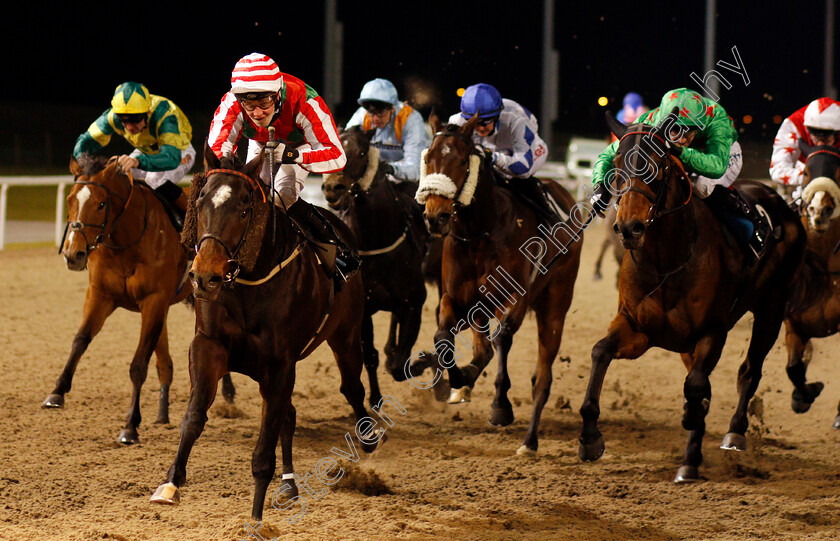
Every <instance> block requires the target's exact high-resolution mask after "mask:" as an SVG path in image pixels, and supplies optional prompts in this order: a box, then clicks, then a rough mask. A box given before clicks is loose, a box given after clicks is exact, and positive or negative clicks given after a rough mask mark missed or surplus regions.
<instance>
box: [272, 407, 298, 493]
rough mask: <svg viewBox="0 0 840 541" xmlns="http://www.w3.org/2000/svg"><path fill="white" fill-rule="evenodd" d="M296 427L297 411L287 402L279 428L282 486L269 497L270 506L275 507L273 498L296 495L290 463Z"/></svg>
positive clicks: (293, 469) (293, 472) (295, 485)
mask: <svg viewBox="0 0 840 541" xmlns="http://www.w3.org/2000/svg"><path fill="white" fill-rule="evenodd" d="M296 425H297V410H296V409H295V406H294V404H292V403H291V401H289V407H288V408H287V409H286V419H285V420H284V421H283V426H282V427H280V448H281V451H282V453H283V477H282V481H283V485H281V486H280V488H278V489H277V490H276V491H274V495H273V496H272V497H271V505H272V506H273V507H277V506H276V505H275V501H274V500H275V497H277V496H279V495H281V494H284V493H287V494H285V496H286V498H294V497H295V496H297V495H298V488H297V484H296V483H295V467H294V464H293V463H292V441H293V440H294V436H295V426H296Z"/></svg>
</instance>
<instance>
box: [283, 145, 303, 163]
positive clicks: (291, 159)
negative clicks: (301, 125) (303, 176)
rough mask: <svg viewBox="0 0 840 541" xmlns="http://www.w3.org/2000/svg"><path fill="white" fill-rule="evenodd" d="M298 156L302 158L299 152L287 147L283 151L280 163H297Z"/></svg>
mask: <svg viewBox="0 0 840 541" xmlns="http://www.w3.org/2000/svg"><path fill="white" fill-rule="evenodd" d="M298 156H300V153H299V152H298V151H297V150H295V149H294V148H291V147H289V146H286V148H284V149H283V155H282V157H281V158H280V163H295V160H297V158H298Z"/></svg>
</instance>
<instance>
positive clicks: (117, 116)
mask: <svg viewBox="0 0 840 541" xmlns="http://www.w3.org/2000/svg"><path fill="white" fill-rule="evenodd" d="M113 135H119V136H122V137H123V138H125V140H126V141H128V143H129V144H131V146H133V147H134V151H133V152H132V153H131V154H130V155H129V156H128V158H130V159H129V160H123V159H122V157H121V162H120V165H124V164H123V161H125V162H126V163H129V164H130V165H129V167H130V168H131V173H132V175H133V176H134V178H136V179H140V180H145V181H146V183H147V184H148V185H149V186H151V187H152V188H154V189H155V190H157V191H158V192H160V193H161V194H163V195H164V197H165V198H166V199H167V200H170V201H172V202H173V203H174V201H176V200H177V199H178V198H179V197H180V195H181V193H182V191H181V188H180V187H178V186H177V183H178V182H179V181H180V180H181V179H182V178H184V176H186V175H187V173H189V171H190V170H191V169H192V166H193V163H194V162H195V149H194V148H193V146H192V143H191V140H192V126H191V125H190V122H189V120H187V117H186V115H184V113H183V112H182V111H181V109H180V108H178V106H177V105H175V104H174V103H173V102H172V101H170V100H168V99H166V98H164V97H162V96H157V95H155V94H150V93H149V90H148V89H147V88H146V87H145V86H143V85H142V84H139V83H135V82H125V83H122V84H121V85H119V86H118V87H117V88H116V90H115V91H114V95H113V97H112V99H111V107H110V108H109V109H106V110H105V112H103V113H102V114H101V115H100V116H99V118H97V119H96V120H95V121H94V122H93V124H91V125H90V127H89V128H88V129H87V131H86V132H85V133H83V134H81V135H80V136H79V138H78V139H77V140H76V145H75V147H74V149H73V156H74V157H75V158H77V159H78V158H79V156H81V154H83V153H89V154H96V153H98V152H99V151H101V150H102V149H103V148H104V147H105V146H107V145H108V143H110V141H111V137H112V136H113ZM167 181H168V182H167Z"/></svg>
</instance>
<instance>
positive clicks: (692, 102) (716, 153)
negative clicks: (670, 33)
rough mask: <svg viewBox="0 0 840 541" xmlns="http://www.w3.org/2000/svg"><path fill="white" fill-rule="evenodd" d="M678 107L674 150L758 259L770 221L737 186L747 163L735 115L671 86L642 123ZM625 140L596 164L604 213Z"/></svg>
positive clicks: (597, 201)
mask: <svg viewBox="0 0 840 541" xmlns="http://www.w3.org/2000/svg"><path fill="white" fill-rule="evenodd" d="M674 107H677V108H678V109H679V114H678V116H677V118H676V122H674V124H673V125H672V126H670V127H669V130H668V131H669V132H670V133H669V134H668V139H669V140H670V141H671V143H673V146H671V153H672V154H673V155H674V156H677V157H678V158H679V159H680V160H681V161H682V163H683V165H684V167H685V170H686V172H688V173H690V177H691V180H692V182H693V184H694V193H695V194H696V195H697V196H698V197H700V198H701V199H703V200H705V201H706V203H707V204H709V206H710V207H711V208H712V210H713V211H715V213H716V214H718V215H719V216H720V217H721V218H722V220H724V221H725V223H726V224H727V225H728V226H729V227H730V229H731V230H732V232H733V234H735V235H736V236H737V237H738V238H739V240H740V241H741V242H742V245H744V246H746V247H747V248H749V250H748V255H752V256H753V260H752V261H753V262H754V261H755V260H757V259H758V258H759V257H760V255H761V254H762V252H763V250H764V238H765V235H766V233H767V232H766V231H765V229H766V223H765V222H764V220H763V219H762V218H761V217H760V216H758V214H757V213H756V211H755V210H753V209H752V208H751V206H750V204H749V203H747V202H746V201H745V200H744V199H743V198H742V197H741V196H740V194H739V193H738V192H737V191H736V190H735V189H733V188H731V185H732V183H733V182H734V181H735V179H736V178H737V177H738V174H739V173H740V172H741V167H742V165H743V159H742V154H741V145H740V144H739V143H738V141H737V132H736V131H735V127H734V125H733V123H732V119H731V118H729V116H727V114H726V111H725V110H724V109H723V107H721V105H720V104H718V103H716V102H714V101H712V100H710V99H707V98H704V97H702V96H701V95H700V94H698V93H697V92H694V91H693V90H689V89H687V88H678V89H676V90H670V91H668V92H666V93H665V95H664V96H662V102H661V103H660V105H659V107H658V108H656V109H654V110H652V111H649V112H647V113H645V114H643V115H642V116H641V117H639V118H638V119H637V120H636V123H641V124H647V125H650V126H658V125H660V124H661V123H662V122H663V121H664V120H665V119H666V118H667V117H668V115H669V114H670V113H671V111H672V110H673V109H674ZM619 143H620V141H616V142H614V143H612V144H610V146H608V147H607V148H606V149H605V150H604V151H603V152H602V153H601V154H600V155H599V156H598V159H597V160H596V162H595V166H594V167H593V170H592V183H593V185H594V187H595V195H594V196H593V197H592V199H591V200H590V202H591V203H592V204H593V206H595V208H596V209H598V210H599V211H603V210H604V209H606V206H607V204H608V203H609V200H610V198H611V193H610V189H615V188H612V187H609V188H608V187H607V185H606V183H605V182H604V179H605V178H606V177H607V175H608V173H609V172H610V171H611V170H612V169H613V162H614V160H615V155H616V151H617V149H618V146H619Z"/></svg>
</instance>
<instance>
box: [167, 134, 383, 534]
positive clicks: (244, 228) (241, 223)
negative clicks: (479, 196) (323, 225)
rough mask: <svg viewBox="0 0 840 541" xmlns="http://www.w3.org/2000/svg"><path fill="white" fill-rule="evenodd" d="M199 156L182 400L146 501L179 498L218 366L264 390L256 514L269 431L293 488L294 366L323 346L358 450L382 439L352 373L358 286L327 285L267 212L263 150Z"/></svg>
mask: <svg viewBox="0 0 840 541" xmlns="http://www.w3.org/2000/svg"><path fill="white" fill-rule="evenodd" d="M204 154H205V157H204V163H205V174H204V175H198V176H196V177H194V178H193V188H192V192H193V193H192V196H191V200H190V205H189V209H188V211H187V218H186V220H185V227H184V235H183V238H184V241H185V242H188V241H191V242H194V245H195V246H196V257H195V260H194V261H193V264H192V268H191V269H190V273H189V276H190V280H191V281H192V284H193V291H194V293H195V298H196V304H195V306H196V308H195V312H196V333H195V337H194V338H193V341H192V343H191V344H190V354H189V358H190V381H191V388H190V398H189V402H188V404H187V411H186V412H185V414H184V419H183V421H182V422H181V437H180V442H179V444H178V451H177V454H176V456H175V460H174V462H173V464H172V466H171V467H170V468H169V472H168V473H167V478H166V483H165V484H163V485H161V486H160V487H159V488H158V489H157V490H156V491H155V493H154V495H153V496H152V498H151V501H152V502H154V503H166V504H175V503H178V501H179V500H180V495H179V487H181V486H182V485H183V484H184V482H185V481H186V465H187V459H188V458H189V454H190V452H191V450H192V447H193V444H194V443H195V442H196V440H197V439H198V437H199V436H200V435H201V432H202V431H203V430H204V425H205V423H206V421H207V410H208V409H209V408H210V406H211V405H212V403H213V400H214V399H215V395H216V387H217V384H218V381H219V380H220V379H221V378H222V376H223V375H224V374H226V373H227V372H239V373H241V374H245V375H247V376H249V377H251V378H252V379H254V380H255V381H257V382H258V383H259V387H260V394H261V395H262V398H263V407H262V418H261V421H260V434H259V438H258V439H257V443H256V447H255V449H254V453H253V457H252V462H251V471H252V474H253V477H254V484H255V490H254V502H253V508H252V516H253V517H254V518H255V519H257V520H259V519H260V518H261V517H262V514H263V507H264V503H265V496H266V490H267V488H268V485H269V483H270V482H271V479H272V477H273V476H274V472H275V466H276V447H277V442H278V438H279V440H280V445H281V449H282V455H283V481H284V483H285V485H286V486H284V487H282V488H283V489H284V490H287V491H288V492H289V493H290V494H291V496H294V495H296V494H297V487H296V485H295V481H294V468H293V466H292V438H293V436H294V431H295V423H296V410H295V407H294V405H293V404H292V390H293V389H294V384H295V367H296V363H297V362H298V361H299V360H301V359H303V358H305V357H307V356H308V355H309V354H310V353H311V352H312V351H313V350H314V349H315V348H316V347H317V346H318V345H319V344H321V343H322V342H324V341H326V342H327V343H328V344H329V347H330V349H332V351H333V354H334V355H335V358H336V361H337V363H338V368H339V372H340V374H341V392H342V393H343V394H344V396H345V397H346V398H347V401H348V402H349V403H350V405H351V406H352V408H353V412H354V413H355V415H356V419H357V420H358V423H357V426H356V433H357V436H358V437H359V438H360V439H361V444H362V448H363V449H364V450H365V451H366V452H371V451H373V450H374V449H375V448H376V446H377V442H378V441H379V439H380V438H381V437H382V434H381V433H380V432H379V431H375V430H372V428H373V427H372V426H371V424H370V418H369V417H368V415H367V411H366V410H365V404H364V398H365V388H364V386H363V385H362V382H361V380H360V375H361V372H362V365H363V359H362V346H361V325H362V312H363V309H364V291H363V287H362V280H361V276H359V275H358V273H357V275H355V276H352V277H351V278H350V280H349V281H348V282H347V283H346V284H345V285H344V287H343V288H342V289H341V291H340V292H338V293H336V292H335V288H334V283H333V279H332V278H330V277H328V275H327V273H325V272H324V270H323V268H322V264H321V262H320V260H319V259H318V257H317V256H316V254H315V251H314V249H313V248H312V247H311V246H310V245H309V244H308V243H306V242H305V241H304V240H302V238H301V237H300V236H298V234H297V231H296V229H295V228H294V227H293V224H292V222H291V220H289V219H288V218H287V217H286V215H285V214H283V213H281V212H278V209H277V208H276V207H275V208H274V209H272V207H273V204H272V198H271V196H270V195H269V196H268V197H266V191H267V188H265V186H264V184H263V183H262V182H261V181H260V180H258V174H259V171H260V169H261V167H262V161H263V155H262V154H260V155H259V156H258V157H256V158H255V159H253V160H252V161H251V162H249V163H248V164H246V165H245V167H244V168H240V167H239V166H238V164H237V163H236V162H235V160H234V159H232V158H227V157H225V158H223V159H222V160H221V161H220V160H219V159H218V158H216V156H215V154H213V151H212V150H210V149H209V147H207V146H205V152H204ZM324 215H325V216H326V217H327V219H329V220H330V221H331V222H332V223H333V227H335V228H336V230H337V231H339V232H340V234H341V235H342V236H343V237H344V238H345V240H346V241H347V242H348V244H350V245H352V244H354V242H353V241H352V237H351V235H350V233H349V231H348V230H347V228H346V227H345V226H344V224H343V223H341V221H340V220H339V219H338V218H336V217H334V216H332V215H330V213H329V212H328V211H326V210H324Z"/></svg>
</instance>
